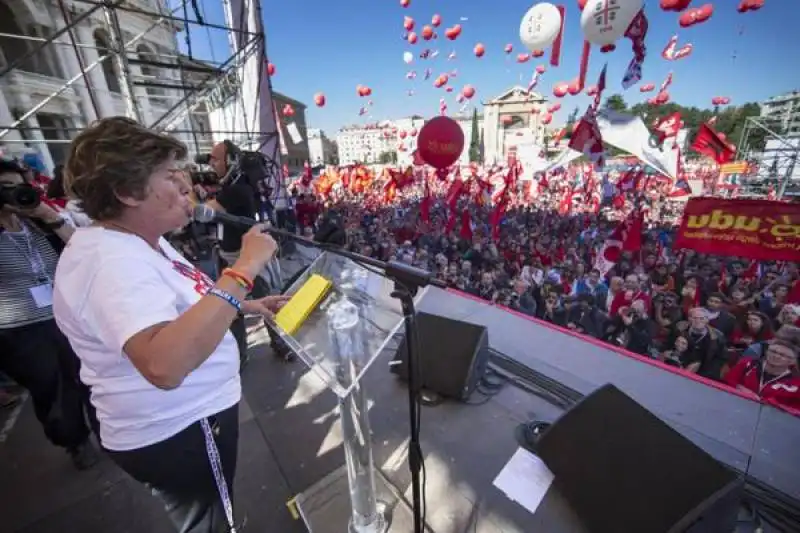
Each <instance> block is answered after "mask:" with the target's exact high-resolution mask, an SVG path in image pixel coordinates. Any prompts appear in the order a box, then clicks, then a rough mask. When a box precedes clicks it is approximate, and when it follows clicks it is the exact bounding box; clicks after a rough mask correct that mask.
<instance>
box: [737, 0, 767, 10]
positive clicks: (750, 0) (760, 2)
mask: <svg viewBox="0 0 800 533" xmlns="http://www.w3.org/2000/svg"><path fill="white" fill-rule="evenodd" d="M762 7H764V0H742V1H741V2H740V3H739V7H738V8H737V11H738V12H739V13H746V12H748V11H758V10H759V9H761V8H762Z"/></svg>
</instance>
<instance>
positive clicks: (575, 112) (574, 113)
mask: <svg viewBox="0 0 800 533" xmlns="http://www.w3.org/2000/svg"><path fill="white" fill-rule="evenodd" d="M578 113H580V111H579V110H578V106H575V109H573V110H572V113H570V114H569V116H568V117H567V126H572V125H573V124H575V123H576V122H578Z"/></svg>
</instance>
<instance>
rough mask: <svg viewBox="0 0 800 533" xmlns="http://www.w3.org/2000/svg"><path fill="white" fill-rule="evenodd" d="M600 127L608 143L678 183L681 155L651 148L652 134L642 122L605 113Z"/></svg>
mask: <svg viewBox="0 0 800 533" xmlns="http://www.w3.org/2000/svg"><path fill="white" fill-rule="evenodd" d="M597 125H598V126H599V127H600V133H601V135H602V136H603V142H604V143H606V144H610V145H612V146H614V147H616V148H619V149H620V150H624V151H626V152H628V153H629V154H631V155H635V156H636V157H638V158H639V159H641V160H642V162H644V163H646V164H648V165H650V166H651V167H653V168H654V169H655V170H656V171H658V172H659V173H661V174H663V175H665V176H667V177H669V178H672V179H676V175H677V173H678V151H677V150H672V149H670V148H667V147H665V148H664V150H663V151H662V150H661V149H659V148H657V147H653V146H651V145H650V130H648V129H647V126H645V125H644V122H642V119H641V118H639V117H636V116H633V115H626V114H624V113H617V112H615V111H611V110H610V109H603V110H601V111H600V112H598V113H597Z"/></svg>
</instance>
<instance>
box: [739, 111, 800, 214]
mask: <svg viewBox="0 0 800 533" xmlns="http://www.w3.org/2000/svg"><path fill="white" fill-rule="evenodd" d="M798 155H800V137H789V136H786V135H781V134H780V133H778V132H776V131H775V130H774V129H773V126H772V125H771V124H769V123H768V122H767V121H765V120H764V119H763V118H761V117H748V118H747V119H746V121H745V125H744V130H743V131H742V140H741V142H740V143H739V147H738V154H737V159H739V160H746V161H748V162H749V163H750V165H751V166H752V168H753V169H755V172H754V173H753V174H752V175H750V176H749V177H747V178H746V179H745V180H744V182H743V183H742V188H743V192H745V193H747V194H753V195H759V196H764V195H766V193H767V191H768V190H769V189H770V188H773V190H775V193H776V197H777V198H782V197H783V196H784V195H787V194H791V195H793V196H797V195H800V176H798V175H797V174H798V170H800V167H798V165H797V158H798ZM796 189H797V190H796Z"/></svg>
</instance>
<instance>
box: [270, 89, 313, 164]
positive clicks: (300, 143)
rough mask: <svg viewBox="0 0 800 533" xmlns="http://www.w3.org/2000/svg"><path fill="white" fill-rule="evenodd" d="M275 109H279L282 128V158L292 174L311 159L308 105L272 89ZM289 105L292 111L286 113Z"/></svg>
mask: <svg viewBox="0 0 800 533" xmlns="http://www.w3.org/2000/svg"><path fill="white" fill-rule="evenodd" d="M272 99H273V101H274V102H275V109H277V110H278V117H279V119H280V128H281V141H280V142H281V153H282V156H281V159H282V161H283V163H284V164H285V165H286V166H287V167H289V172H290V173H291V174H298V173H300V172H302V170H303V166H304V165H305V163H306V161H308V160H309V157H310V156H309V150H308V148H309V147H308V127H307V126H306V107H307V106H306V105H305V104H304V103H302V102H300V101H298V100H295V99H294V98H290V97H288V96H286V95H285V94H281V93H279V92H276V91H272ZM287 106H289V108H291V110H292V113H291V114H287V113H285V111H286V109H287Z"/></svg>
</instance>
